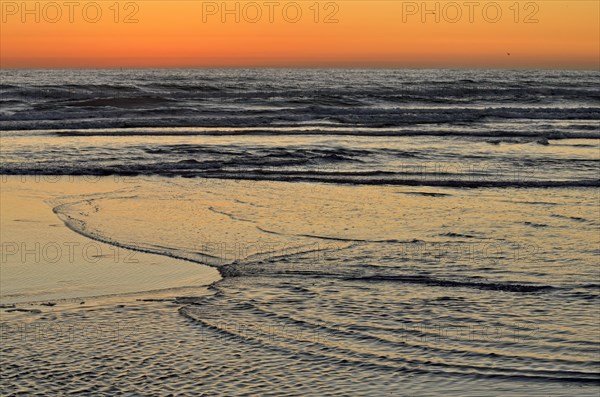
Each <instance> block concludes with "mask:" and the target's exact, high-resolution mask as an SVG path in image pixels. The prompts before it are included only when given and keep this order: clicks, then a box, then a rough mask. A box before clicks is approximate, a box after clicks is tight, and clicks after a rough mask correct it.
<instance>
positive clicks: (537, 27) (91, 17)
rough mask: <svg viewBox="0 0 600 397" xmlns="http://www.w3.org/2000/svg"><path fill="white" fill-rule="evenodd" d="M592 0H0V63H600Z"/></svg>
mask: <svg viewBox="0 0 600 397" xmlns="http://www.w3.org/2000/svg"><path fill="white" fill-rule="evenodd" d="M36 4H37V6H36ZM236 4H237V6H236ZM423 4H425V6H423ZM436 4H437V8H436ZM599 4H600V2H599V1H596V0H590V1H577V0H566V1H556V0H542V1H537V2H528V1H514V0H511V1H495V2H494V1H470V0H465V1H456V2H449V1H437V2H436V1H428V2H425V3H424V2H422V1H418V2H410V1H408V2H405V1H400V0H398V1H394V0H391V1H390V0H388V1H377V0H358V1H357V0H341V1H337V2H328V1H320V2H317V1H314V0H310V1H296V2H293V1H271V0H265V1H261V0H259V1H256V2H251V1H228V2H222V1H216V2H211V1H209V2H206V1H201V0H186V1H181V0H172V1H169V0H164V1H158V0H140V1H133V2H128V1H113V0H96V1H95V2H94V1H76V0H57V1H54V2H52V1H26V2H23V1H21V0H19V1H5V0H0V10H1V12H2V15H1V29H0V61H1V65H0V66H1V67H3V68H11V67H222V66H231V67H238V66H241V67H244V66H300V67H302V66H322V67H329V66H334V67H335V66H349V67H475V68H479V67H509V68H513V67H544V68H586V69H599V68H600V25H599V23H600V7H599ZM225 7H227V8H228V9H229V10H233V13H231V14H225V13H224V8H225ZM236 7H237V11H235V10H236ZM425 8H426V9H427V10H431V11H432V13H430V14H427V13H424V12H423V11H426V10H425ZM317 9H318V10H319V12H318V14H317V13H316V10H317ZM517 9H518V13H517ZM117 10H118V13H117V12H116V11H117ZM257 10H260V12H261V13H262V15H258V14H257ZM298 10H300V12H301V15H299V14H297V12H298ZM98 11H100V14H98ZM498 11H500V14H497V12H498ZM433 12H435V14H433ZM457 12H460V13H461V14H458V13H457ZM332 14H333V15H332ZM128 16H130V17H129V19H128V18H127V17H128ZM236 16H239V22H236V20H235V19H236ZM328 16H329V18H327V17H328ZM36 18H39V21H36ZM223 18H226V19H225V21H223ZM422 18H426V19H425V21H424V22H423V21H422ZM436 18H439V19H440V20H439V22H436V20H435V19H436ZM270 19H272V22H271V21H270ZM496 19H497V21H495V20H496ZM70 20H72V21H70ZM126 20H127V21H128V22H130V23H125V22H126ZM252 20H256V22H254V23H253V22H252ZM294 20H297V21H296V22H294ZM326 20H327V21H328V22H329V23H326ZM470 20H472V22H471V21H470ZM336 21H337V22H336ZM453 21H454V22H453ZM526 21H527V22H529V23H526ZM507 53H510V55H508V54H507Z"/></svg>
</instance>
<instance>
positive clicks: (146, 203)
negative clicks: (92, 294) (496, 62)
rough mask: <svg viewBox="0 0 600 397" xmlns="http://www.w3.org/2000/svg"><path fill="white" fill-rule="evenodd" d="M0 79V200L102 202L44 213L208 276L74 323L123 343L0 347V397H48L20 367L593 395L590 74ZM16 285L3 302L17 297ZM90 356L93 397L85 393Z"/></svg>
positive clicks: (596, 348)
mask: <svg viewBox="0 0 600 397" xmlns="http://www.w3.org/2000/svg"><path fill="white" fill-rule="evenodd" d="M0 76H2V84H1V86H0V89H1V90H2V96H1V107H0V131H1V132H0V137H1V145H0V160H1V165H0V173H1V174H2V179H3V183H5V184H6V183H8V185H5V186H8V187H10V189H14V186H16V185H18V184H19V181H21V180H22V181H25V182H27V181H29V183H30V185H26V184H25V183H24V185H25V186H31V183H35V181H36V180H44V181H45V183H46V184H48V183H50V184H51V183H52V181H54V179H53V178H57V179H56V181H59V180H60V181H63V182H62V183H66V184H68V183H77V184H87V185H91V186H92V187H95V185H94V184H96V183H98V186H99V185H102V183H104V182H106V181H111V183H113V182H114V183H115V184H116V185H118V186H112V185H111V186H110V188H109V187H106V186H105V185H102V186H103V188H102V189H96V191H94V192H90V191H86V192H79V193H78V192H77V189H75V191H73V190H74V189H73V187H71V188H70V191H69V192H68V194H67V193H64V194H61V192H59V191H54V192H53V193H52V195H51V199H48V198H47V197H46V203H47V204H48V205H49V208H48V211H49V212H54V214H55V216H57V217H58V218H56V219H57V222H60V221H62V223H64V225H66V227H68V228H69V229H71V231H74V232H76V233H78V234H80V235H81V236H85V237H86V238H89V239H91V240H90V241H97V242H101V243H103V244H109V245H111V246H114V247H119V248H122V249H125V250H131V251H132V252H140V253H146V254H152V255H159V256H160V257H163V258H165V260H167V259H168V260H169V261H173V260H178V261H185V262H188V263H194V264H197V265H198V266H200V265H207V266H210V267H213V268H216V269H217V270H218V271H219V274H220V279H219V280H218V281H216V282H214V283H212V284H211V283H209V286H208V289H207V290H206V291H204V292H203V293H199V294H197V295H193V294H192V295H190V294H185V296H180V295H178V297H177V298H174V299H172V300H170V301H168V302H167V303H165V302H160V300H156V301H151V300H149V301H148V302H147V304H145V305H144V304H143V303H140V302H137V303H136V304H131V305H130V306H131V307H132V309H131V310H130V311H129V312H126V314H124V313H125V312H123V311H122V310H120V309H119V310H116V311H115V309H114V307H113V306H110V305H109V306H107V307H104V308H103V309H96V311H97V312H98V313H99V314H94V312H93V311H85V310H83V309H78V310H80V311H81V313H83V314H81V315H82V316H85V318H87V319H92V320H93V319H94V318H95V319H96V320H93V321H99V320H98V319H107V318H108V319H109V320H105V321H116V320H114V318H116V317H115V316H121V317H119V318H120V319H121V320H123V318H125V320H127V319H128V320H129V321H135V322H136V324H139V323H147V324H146V325H145V326H143V327H142V329H143V332H142V333H140V334H139V335H138V337H139V339H136V342H135V343H133V342H132V341H131V339H130V340H120V341H118V343H116V342H115V343H112V342H111V343H108V344H106V343H104V341H103V343H95V344H94V343H90V342H89V340H82V341H79V343H78V344H71V345H69V346H70V347H69V348H70V349H74V350H75V351H77V354H78V355H79V360H78V361H77V360H76V361H75V362H74V361H69V360H68V359H66V358H64V357H62V358H61V357H60V354H58V352H59V351H60V349H64V348H65V346H66V343H67V342H66V341H62V342H61V343H56V341H54V342H53V343H50V342H48V341H44V342H40V341H37V342H38V343H36V345H35V346H37V347H38V348H39V350H38V351H36V350H35V349H34V350H31V349H29V350H28V351H25V350H23V344H24V343H25V342H23V340H22V338H21V339H18V338H12V339H10V338H9V339H10V340H11V341H12V343H9V344H8V345H5V346H8V347H6V348H5V350H4V351H3V363H2V368H3V369H4V371H3V372H4V373H5V374H6V379H5V380H3V383H4V384H7V385H10V384H13V383H11V382H17V380H21V381H22V380H23V379H25V380H26V381H27V382H26V384H27V385H29V386H30V387H31V388H28V387H29V386H20V387H21V388H22V389H23V390H24V391H26V392H31V391H32V390H34V391H35V390H38V389H39V390H46V389H47V390H56V391H58V390H61V388H62V387H64V385H65V382H66V380H65V379H64V378H61V377H58V378H57V379H54V380H53V379H50V378H48V376H49V375H48V372H44V371H41V372H40V371H36V370H30V371H27V372H26V373H25V374H23V373H21V375H18V374H19V371H23V367H22V365H24V364H25V363H27V362H28V360H39V362H41V363H43V365H44V366H45V368H48V367H49V366H57V365H60V366H64V367H65V368H67V369H68V373H73V374H78V373H79V374H81V372H82V371H83V369H82V368H84V369H85V373H84V374H82V375H81V379H82V380H83V384H84V385H83V386H85V388H83V389H81V390H87V391H88V392H90V391H95V392H98V394H102V393H106V394H107V395H109V394H111V393H115V392H117V393H119V392H123V393H125V392H127V391H130V392H132V393H133V394H136V392H135V390H134V391H131V390H128V387H133V386H132V385H137V386H136V387H141V385H144V387H145V386H148V385H149V386H148V387H149V389H147V390H148V391H147V395H160V394H164V393H165V392H166V391H171V392H173V394H177V393H178V392H179V393H181V394H182V395H198V393H199V390H201V391H202V392H203V393H205V394H206V395H257V394H260V395H319V396H321V395H423V396H425V395H439V394H442V393H443V394H447V395H461V396H481V395H514V396H519V395H525V394H527V395H531V396H537V395H539V396H548V395H565V394H577V395H590V396H592V395H597V394H598V390H599V387H600V375H599V374H600V372H599V371H600V360H599V353H600V327H599V324H600V312H599V310H598V304H599V302H600V273H599V267H598V266H599V263H598V258H599V255H600V229H599V228H600V202H599V200H600V196H599V190H598V188H599V187H600V172H599V171H600V90H599V88H600V73H599V72H597V71H558V70H553V71H551V70H548V71H542V70H519V71H516V70H515V71H507V70H358V69H357V70H325V69H324V70H315V69H289V70H288V69H244V70H241V69H219V70H208V69H199V70H196V69H194V70H191V69H190V70H183V69H182V70H176V69H173V70H168V69H165V70H142V69H140V70H44V71H37V70H2V71H1V72H0ZM32 181H33V182H32ZM99 182H100V183H99ZM57 186H61V185H57ZM8 187H5V188H6V189H7V190H6V191H8ZM44 189H48V188H47V187H44ZM54 190H56V188H55V189H54ZM88 190H89V189H88ZM92 190H94V189H92ZM41 195H42V194H41V193H36V197H37V196H41ZM3 217H10V215H5V213H3ZM14 227H16V226H14ZM6 230H8V229H6ZM3 241H7V240H6V233H5V232H4V236H3ZM121 266H127V264H126V263H123V264H121ZM154 266H157V267H160V266H161V264H160V260H159V261H158V262H157V263H155V264H154ZM17 268H18V269H19V272H22V271H23V270H22V269H23V267H22V266H20V265H19V266H17V265H15V267H14V269H17ZM4 269H5V274H8V273H7V272H8V270H6V269H9V267H7V266H4ZM10 269H13V268H10ZM11 271H12V270H11ZM28 271H31V272H35V271H37V270H36V268H35V266H34V267H33V268H31V269H30V270H28ZM186 271H187V270H186ZM15 272H16V270H15ZM15 274H16V273H15ZM19 274H20V273H19ZM178 274H179V273H178ZM181 274H183V270H182V273H181ZM132 277H135V275H134V276H132ZM161 277H163V276H161ZM181 278H182V279H186V278H185V277H184V276H181ZM186 280H187V279H186ZM105 282H107V281H105ZM211 282H212V281H211ZM107 283H108V282H107ZM150 284H151V283H150ZM19 288H21V287H19ZM19 288H17V289H16V290H15V288H13V289H11V294H12V295H11V296H10V297H8V296H6V294H4V295H5V296H4V297H3V303H4V302H8V303H11V302H12V301H10V299H9V298H11V297H13V298H14V297H16V296H18V302H27V296H28V294H30V296H37V295H35V293H34V292H35V291H34V292H31V291H30V290H28V291H29V292H27V291H26V290H25V289H24V288H23V289H21V290H19ZM40 288H41V287H40ZM144 288H145V289H146V290H148V291H149V290H151V289H152V288H150V287H148V286H147V285H145V286H144ZM158 288H159V287H157V289H158ZM160 288H164V285H162V284H161V285H160ZM38 292H39V291H38ZM142 292H143V291H142ZM40 293H41V292H40ZM61 293H62V292H61V287H60V285H58V284H57V285H56V286H55V288H54V289H53V294H55V295H53V297H56V296H58V297H60V295H61ZM63 295H64V296H69V297H70V298H72V297H73V296H74V295H73V293H71V294H70V295H68V294H63ZM117 295H118V293H112V292H111V296H117ZM36 299H37V298H36ZM30 300H31V301H34V300H35V299H33V298H31V299H30ZM15 302H16V300H15ZM65 310H66V309H65ZM73 310H74V309H73ZM123 310H125V309H123ZM3 315H4V316H5V315H6V314H4V313H3ZM54 316H55V317H54V319H56V318H57V317H56V316H58V318H59V319H60V318H63V317H64V316H66V317H64V318H68V316H69V315H68V313H67V314H64V313H63V314H54ZM61 316H63V317H61ZM94 316H96V317H94ZM110 319H113V320H110ZM46 320H47V319H46ZM19 321H29V322H31V321H34V320H31V319H28V320H23V319H20V320H19ZM17 339H18V341H17ZM40 346H41V347H40ZM61 346H62V347H61ZM98 357H102V359H101V360H100V364H98V365H100V366H101V367H102V370H100V371H99V372H98V373H100V374H101V376H100V378H102V376H111V377H115V376H116V377H117V379H118V382H117V383H115V385H114V387H113V389H106V390H105V389H103V388H94V385H95V382H97V380H94V379H93V377H92V376H91V375H89V374H87V371H92V367H93V366H94V365H95V364H94V363H95V361H94V360H99V358H98ZM24 358H26V359H24ZM116 362H118V363H119V365H117V364H115V363H116ZM15 363H19V364H15ZM125 363H128V364H125ZM15 365H16V366H15ZM120 366H122V368H121V367H120ZM102 374H103V375H102ZM142 375H144V377H143V378H142ZM73 376H75V377H77V375H73ZM15 384H16V383H15ZM66 384H67V385H70V383H68V382H67V383H66ZM69 387H70V386H68V387H67V389H69ZM98 387H99V386H98ZM69 390H70V389H69ZM72 390H73V391H74V392H75V391H76V389H72ZM77 390H80V389H77ZM132 390H133V389H132ZM136 390H137V389H136ZM140 390H141V389H140ZM82 393H83V392H82ZM140 393H141V392H140ZM142 394H144V393H142Z"/></svg>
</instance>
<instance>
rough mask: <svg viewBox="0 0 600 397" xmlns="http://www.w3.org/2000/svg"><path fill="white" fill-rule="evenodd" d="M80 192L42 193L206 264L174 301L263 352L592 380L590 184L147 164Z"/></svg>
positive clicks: (92, 227)
mask: <svg viewBox="0 0 600 397" xmlns="http://www.w3.org/2000/svg"><path fill="white" fill-rule="evenodd" d="M82 198H83V199H84V200H76V201H74V202H72V203H69V202H66V201H65V202H64V203H63V202H61V204H60V206H58V207H56V211H57V212H58V214H59V215H60V216H61V218H62V219H63V220H64V221H66V222H67V224H70V225H71V226H72V227H74V228H75V229H76V230H77V229H79V230H80V231H81V232H82V233H84V234H86V235H88V236H90V237H93V238H96V239H99V240H101V241H109V242H110V241H115V242H118V243H119V244H122V246H124V247H129V248H133V249H139V250H144V251H151V252H157V253H162V254H165V255H168V256H173V257H179V258H186V259H191V260H194V261H198V262H204V263H210V264H211V265H213V266H217V267H219V268H220V270H221V273H222V274H223V275H224V277H225V279H224V280H223V281H221V282H219V283H218V284H217V285H216V286H215V288H214V290H215V291H216V292H215V294H214V295H211V296H209V297H205V298H202V299H198V300H194V302H193V304H192V305H189V306H184V307H183V308H181V310H180V312H181V314H182V315H184V316H185V317H186V318H189V319H192V320H194V321H196V322H197V323H198V324H199V325H201V326H202V327H203V329H210V330H211V332H215V333H217V334H219V335H221V336H222V337H226V336H227V337H235V338H236V339H237V340H239V341H242V342H245V343H247V344H249V345H251V346H257V348H259V349H263V350H264V352H265V354H266V355H268V354H271V353H270V352H271V351H272V350H276V351H279V352H286V354H288V355H289V356H290V357H297V356H298V357H299V356H310V357H312V358H316V359H318V360H320V361H321V362H327V363H332V365H334V364H333V363H335V365H336V366H342V367H347V368H348V370H352V371H353V373H356V372H361V371H362V368H369V370H375V371H378V372H379V373H381V374H383V375H382V376H392V374H394V373H397V372H398V371H400V372H403V373H407V374H408V373H410V374H413V373H414V374H419V375H420V376H425V377H426V379H431V380H432V381H433V380H434V379H436V377H438V376H443V377H450V378H453V379H455V381H454V382H457V384H460V383H461V382H466V383H469V384H471V383H473V384H478V382H483V383H482V385H483V384H485V383H486V382H490V381H492V380H493V382H495V383H497V384H501V385H504V386H505V387H507V388H510V386H509V385H512V384H514V382H529V381H530V382H534V383H535V384H538V383H540V384H539V385H538V386H536V387H542V389H543V388H544V387H547V389H544V390H547V391H550V390H552V389H553V388H555V387H559V388H560V387H562V386H561V385H564V383H565V382H570V383H574V384H576V385H578V386H583V385H586V386H585V387H590V388H591V389H589V390H597V382H598V378H597V372H598V365H599V364H600V362H599V361H598V360H597V352H598V344H599V342H600V340H599V335H598V328H597V323H596V319H597V305H598V299H599V298H600V295H599V294H598V287H599V284H598V282H597V265H596V258H597V255H598V250H597V248H595V247H596V240H597V229H598V219H597V217H595V215H594V211H595V208H596V203H597V192H596V190H594V189H578V190H567V189H552V190H549V189H540V190H538V189H528V190H523V189H498V190H493V189H487V190H485V191H480V190H461V189H450V188H444V189H439V188H435V189H434V188H421V189H419V190H415V189H414V188H407V187H402V188H399V187H393V186H386V187H384V186H378V187H370V186H363V187H344V186H335V185H323V184H320V185H315V184H290V183H281V182H249V181H245V182H244V181H242V182H235V181H215V180H211V179H204V180H202V179H200V180H186V179H164V178H158V179H150V180H148V181H147V182H146V183H143V184H142V183H140V184H137V185H135V186H132V187H131V188H130V189H129V190H127V189H125V190H123V189H122V190H119V191H118V192H116V193H106V194H102V195H96V196H94V197H82ZM542 198H543V201H540V200H541V199H542ZM91 207H93V208H94V209H95V210H94V211H89V210H87V209H88V208H91ZM449 208H451V209H452V211H451V212H449V211H448V209H449ZM424 220H426V221H424ZM278 327H279V328H278ZM277 329H280V330H281V334H279V335H277V338H273V336H272V332H274V331H273V330H277ZM265 330H270V332H266V331H265ZM267 352H269V353H267ZM265 359H266V357H265ZM292 361H294V360H292ZM314 371H315V372H313V374H312V376H314V377H316V378H321V377H326V376H327V375H326V373H320V372H318V370H316V369H315V370H314ZM385 374H388V375H385ZM541 385H544V386H541ZM342 387H343V386H341V385H340V388H339V389H338V391H339V392H340V393H341V392H342V391H343V390H344V389H343V388H342ZM481 387H483V386H481ZM294 390H295V392H297V393H300V394H301V392H302V390H301V389H294ZM347 391H348V392H350V391H351V389H348V390H347ZM465 393H466V391H465Z"/></svg>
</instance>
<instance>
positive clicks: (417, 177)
mask: <svg viewBox="0 0 600 397" xmlns="http://www.w3.org/2000/svg"><path fill="white" fill-rule="evenodd" d="M35 73H36V72H35V71H29V72H27V71H2V76H3V84H2V93H3V95H2V99H1V100H2V111H1V113H0V130H1V131H2V139H3V141H4V142H5V145H4V148H3V150H2V151H1V153H0V154H1V156H2V157H1V159H2V168H1V170H0V171H1V172H2V173H4V174H20V175H27V174H46V175H164V176H185V177H208V178H226V179H252V180H274V181H295V182H298V181H307V182H334V183H352V184H394V185H411V186H416V185H431V186H459V187H460V186H464V187H521V186H530V187H586V186H592V187H597V186H598V185H599V184H600V182H599V178H598V175H597V172H596V171H597V169H598V158H597V156H596V150H597V140H598V139H599V138H600V131H599V129H598V121H599V120H600V106H599V105H600V97H599V96H598V88H599V87H598V73H597V72H561V71H554V72H552V71H546V72H536V73H531V72H518V71H514V72H506V71H391V70H390V71H385V70H383V71H368V70H333V71H327V70H323V71H313V70H233V71H231V70H230V71H224V70H212V71H211V70H203V71H202V70H200V71H199V70H154V71H153V70H149V71H147V70H145V71H135V70H133V71H110V70H104V71H95V72H93V73H94V83H93V84H90V83H89V77H88V75H87V72H84V71H49V72H45V73H44V76H43V77H42V78H36V79H35V80H32V78H31V77H32V76H35V75H36V74H35ZM40 143H41V144H42V145H43V148H42V147H41V146H40V145H39V144H40ZM83 153H85V156H83V155H82V154H83ZM23 159H26V161H22V160H23Z"/></svg>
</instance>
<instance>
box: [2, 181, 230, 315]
mask: <svg viewBox="0 0 600 397" xmlns="http://www.w3.org/2000/svg"><path fill="white" fill-rule="evenodd" d="M17 178H18V177H14V176H3V177H2V181H1V182H0V183H1V185H2V207H3V208H2V210H3V211H2V212H3V214H4V215H3V217H2V224H1V231H2V241H1V244H2V267H1V272H2V284H3V285H2V295H1V297H0V300H1V301H0V303H1V304H2V305H11V304H33V303H36V302H59V301H65V300H80V299H81V300H85V299H99V298H103V297H112V296H128V295H132V294H133V295H135V294H140V293H154V292H161V291H169V290H173V289H178V288H182V287H198V286H208V285H210V284H212V283H213V282H215V281H219V280H220V279H221V278H222V277H221V274H220V272H219V271H218V270H217V269H216V268H215V267H212V266H209V265H207V264H203V263H198V262H195V261H191V260H185V259H184V258H173V257H169V256H166V255H162V254H160V253H155V252H149V251H145V250H142V249H135V248H134V247H130V246H127V245H125V244H119V243H115V242H113V241H106V240H104V239H101V238H94V237H95V236H93V235H87V234H85V233H81V231H79V230H77V229H76V228H73V227H72V226H71V225H69V223H68V222H66V221H65V220H64V219H62V217H61V216H60V215H59V214H58V213H57V212H56V211H55V206H53V205H49V204H51V202H52V201H54V200H57V199H58V198H59V197H61V196H66V195H68V194H69V193H70V194H73V193H75V194H78V193H80V192H81V193H83V192H85V193H86V194H96V193H100V192H103V191H110V190H111V189H115V188H119V187H123V186H122V185H121V186H119V184H118V183H116V182H114V181H112V180H107V179H104V180H100V181H99V182H98V183H88V182H89V181H85V180H83V179H82V180H73V181H68V182H67V181H63V180H58V181H53V182H48V181H33V180H30V181H26V182H22V181H19V180H18V179H17ZM181 259H183V260H181Z"/></svg>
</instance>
